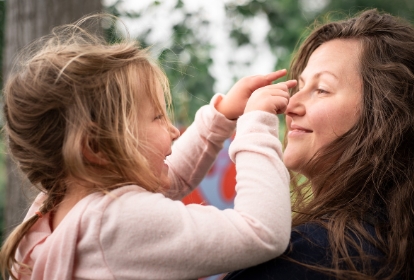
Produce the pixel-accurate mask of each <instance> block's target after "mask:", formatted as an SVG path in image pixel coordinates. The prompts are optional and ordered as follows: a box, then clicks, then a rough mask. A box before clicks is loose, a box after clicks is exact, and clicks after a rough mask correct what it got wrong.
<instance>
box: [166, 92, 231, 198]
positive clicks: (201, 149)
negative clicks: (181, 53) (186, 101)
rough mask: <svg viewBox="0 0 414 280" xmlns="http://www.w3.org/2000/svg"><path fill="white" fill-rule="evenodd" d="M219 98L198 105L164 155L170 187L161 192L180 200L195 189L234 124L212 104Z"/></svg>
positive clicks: (218, 96) (218, 95)
mask: <svg viewBox="0 0 414 280" xmlns="http://www.w3.org/2000/svg"><path fill="white" fill-rule="evenodd" d="M221 99H222V95H220V94H216V95H215V96H214V97H213V98H212V100H211V102H210V104H209V105H206V106H203V107H201V108H200V109H199V110H198V111H197V113H196V116H195V120H194V123H193V124H192V125H190V126H189V127H188V128H187V130H186V131H185V132H184V133H183V135H182V136H181V137H179V138H178V140H177V141H176V142H175V143H174V144H173V147H172V154H171V156H169V157H168V158H167V164H168V166H169V168H170V171H169V174H168V175H169V178H170V182H171V184H170V188H169V189H168V190H166V191H165V192H164V193H165V195H166V196H168V197H170V198H172V199H181V198H183V197H184V196H185V195H186V194H188V193H190V192H191V191H192V190H193V189H194V188H196V187H197V186H198V185H199V184H200V182H201V181H202V180H203V178H204V177H205V176H206V174H207V172H208V171H209V169H210V168H211V166H212V165H213V163H214V161H215V159H216V157H217V155H218V153H219V152H220V150H221V149H222V148H223V143H224V141H225V140H226V139H227V138H229V137H230V136H231V135H232V134H233V132H234V129H235V127H236V122H235V121H231V120H228V119H227V118H226V117H225V116H224V115H222V114H221V113H219V112H218V111H217V110H216V108H215V106H216V105H217V103H218V102H220V101H221Z"/></svg>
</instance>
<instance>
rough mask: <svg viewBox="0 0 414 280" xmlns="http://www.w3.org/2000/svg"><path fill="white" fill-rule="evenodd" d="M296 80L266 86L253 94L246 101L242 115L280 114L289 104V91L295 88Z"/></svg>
mask: <svg viewBox="0 0 414 280" xmlns="http://www.w3.org/2000/svg"><path fill="white" fill-rule="evenodd" d="M296 84H297V81H296V80H289V81H286V82H281V83H277V84H274V85H268V86H265V87H262V88H259V89H257V90H255V91H254V92H253V94H252V95H251V97H250V99H249V100H248V101H247V104H246V108H245V109H244V113H247V112H251V111H255V110H261V111H265V112H269V113H272V114H282V113H284V112H285V110H286V106H287V105H288V103H289V98H290V95H289V89H290V88H293V87H295V86H296Z"/></svg>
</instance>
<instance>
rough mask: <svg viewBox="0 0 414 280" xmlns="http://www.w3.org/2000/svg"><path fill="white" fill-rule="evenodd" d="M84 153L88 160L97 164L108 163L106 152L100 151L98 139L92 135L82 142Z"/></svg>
mask: <svg viewBox="0 0 414 280" xmlns="http://www.w3.org/2000/svg"><path fill="white" fill-rule="evenodd" d="M82 154H83V156H84V157H85V159H86V160H87V161H89V162H90V163H93V164H97V165H107V164H108V163H109V161H108V158H107V157H106V156H105V154H104V153H102V152H101V151H99V147H98V145H97V143H96V140H95V139H93V138H90V137H85V139H84V141H83V144H82Z"/></svg>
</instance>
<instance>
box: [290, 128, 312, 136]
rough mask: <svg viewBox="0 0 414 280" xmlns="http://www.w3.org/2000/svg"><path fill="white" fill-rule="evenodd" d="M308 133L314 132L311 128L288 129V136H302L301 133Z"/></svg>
mask: <svg viewBox="0 0 414 280" xmlns="http://www.w3.org/2000/svg"><path fill="white" fill-rule="evenodd" d="M308 133H312V131H310V130H301V129H293V130H289V131H288V134H287V135H288V137H292V136H300V135H304V134H308Z"/></svg>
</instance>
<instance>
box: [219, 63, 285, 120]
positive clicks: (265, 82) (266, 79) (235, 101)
mask: <svg viewBox="0 0 414 280" xmlns="http://www.w3.org/2000/svg"><path fill="white" fill-rule="evenodd" d="M286 73H287V71H286V69H283V70H279V71H276V72H272V73H270V74H267V75H257V76H249V77H245V78H242V79H240V80H239V81H238V82H237V83H236V84H235V85H234V86H233V87H232V88H231V89H230V91H229V92H228V93H227V95H226V96H225V97H224V98H223V99H222V100H221V101H220V102H219V104H218V105H217V106H216V109H217V111H219V112H220V113H222V114H223V115H224V116H225V117H226V118H228V119H230V120H234V119H237V118H238V117H240V116H241V115H242V114H243V112H245V107H246V103H247V101H248V100H249V98H250V96H251V95H252V93H253V92H255V91H256V90H258V89H261V88H267V87H270V88H268V89H267V90H265V91H266V92H271V91H272V90H273V89H274V90H276V91H278V92H279V90H282V91H283V86H278V87H275V86H276V85H272V82H273V81H275V80H277V79H279V78H281V77H283V76H285V75H286ZM284 83H288V82H284ZM284 83H281V84H284ZM277 85H279V84H277ZM288 85H290V84H289V83H288V84H287V85H286V86H288ZM280 88H282V89H280ZM289 88H290V87H289ZM262 93H263V92H262ZM260 95H261V94H260ZM287 98H288V99H289V96H287ZM286 102H287V101H286ZM286 104H287V103H286ZM256 110H262V109H260V108H258V109H256ZM283 111H284V108H283Z"/></svg>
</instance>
